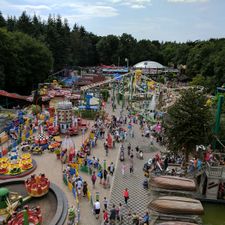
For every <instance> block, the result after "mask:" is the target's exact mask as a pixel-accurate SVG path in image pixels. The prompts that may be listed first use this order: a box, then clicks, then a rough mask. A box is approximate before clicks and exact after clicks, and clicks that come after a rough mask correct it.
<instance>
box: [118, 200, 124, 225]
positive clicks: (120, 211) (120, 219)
mask: <svg viewBox="0 0 225 225" xmlns="http://www.w3.org/2000/svg"><path fill="white" fill-rule="evenodd" d="M123 217H124V207H123V206H122V203H121V202H120V204H119V221H120V223H121V222H122V221H123Z"/></svg>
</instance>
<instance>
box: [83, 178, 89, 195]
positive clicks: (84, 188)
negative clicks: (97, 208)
mask: <svg viewBox="0 0 225 225" xmlns="http://www.w3.org/2000/svg"><path fill="white" fill-rule="evenodd" d="M87 186H88V184H87V182H86V181H84V183H83V196H84V197H85V196H87V190H88V187H87Z"/></svg>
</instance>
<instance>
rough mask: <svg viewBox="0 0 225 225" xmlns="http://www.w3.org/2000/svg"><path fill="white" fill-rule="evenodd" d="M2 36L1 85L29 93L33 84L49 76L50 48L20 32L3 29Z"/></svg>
mask: <svg viewBox="0 0 225 225" xmlns="http://www.w3.org/2000/svg"><path fill="white" fill-rule="evenodd" d="M0 40H1V42H0V73H1V74H2V76H1V81H2V83H1V88H3V89H6V90H8V91H10V92H19V93H22V94H30V91H31V90H32V89H33V88H35V86H33V85H35V84H38V83H39V82H43V80H44V79H45V78H46V77H47V76H48V73H49V70H50V69H51V67H52V55H51V52H50V51H49V50H48V49H47V48H46V46H45V45H44V44H43V43H41V42H39V41H37V40H35V39H33V38H31V37H29V36H28V35H26V34H23V33H20V32H7V31H6V30H4V29H0ZM15 78H16V79H15Z"/></svg>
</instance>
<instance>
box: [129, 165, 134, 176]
mask: <svg viewBox="0 0 225 225" xmlns="http://www.w3.org/2000/svg"><path fill="white" fill-rule="evenodd" d="M133 173H134V165H133V163H132V162H131V163H130V174H133Z"/></svg>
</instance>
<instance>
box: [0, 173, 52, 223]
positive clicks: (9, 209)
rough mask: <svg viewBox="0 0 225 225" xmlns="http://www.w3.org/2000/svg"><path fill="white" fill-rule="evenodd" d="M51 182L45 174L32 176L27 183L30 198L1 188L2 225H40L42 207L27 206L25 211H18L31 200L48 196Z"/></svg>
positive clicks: (0, 219) (24, 208)
mask: <svg viewBox="0 0 225 225" xmlns="http://www.w3.org/2000/svg"><path fill="white" fill-rule="evenodd" d="M49 186H50V182H49V180H48V179H47V178H46V177H45V175H44V174H40V175H38V176H36V175H32V176H31V177H30V178H28V179H27V180H26V181H25V188H26V190H27V193H28V196H26V197H22V196H21V195H19V194H18V193H15V192H10V191H9V189H8V188H0V224H8V225H29V224H34V225H39V224H41V222H42V215H41V210H40V207H38V206H37V207H35V208H29V207H28V206H27V205H25V206H24V207H23V210H19V211H16V210H17V208H18V207H21V206H22V205H24V204H25V203H27V202H29V200H30V199H31V198H38V197H42V196H44V195H46V194H47V193H48V191H49Z"/></svg>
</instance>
